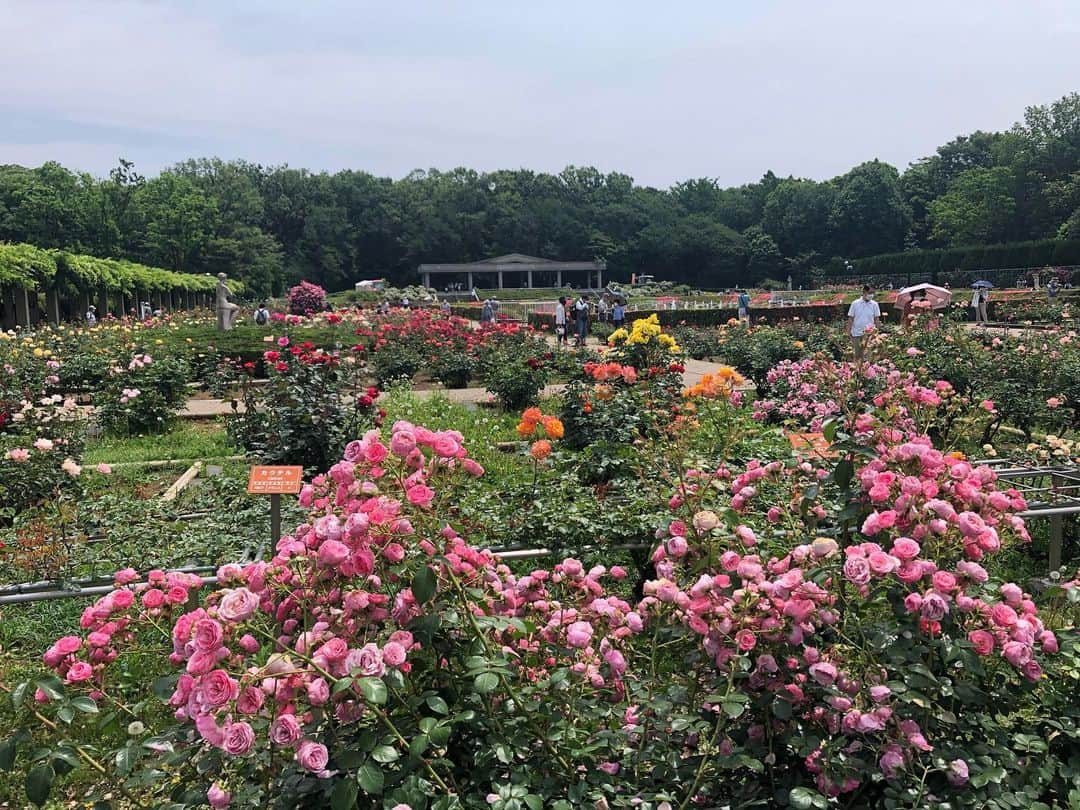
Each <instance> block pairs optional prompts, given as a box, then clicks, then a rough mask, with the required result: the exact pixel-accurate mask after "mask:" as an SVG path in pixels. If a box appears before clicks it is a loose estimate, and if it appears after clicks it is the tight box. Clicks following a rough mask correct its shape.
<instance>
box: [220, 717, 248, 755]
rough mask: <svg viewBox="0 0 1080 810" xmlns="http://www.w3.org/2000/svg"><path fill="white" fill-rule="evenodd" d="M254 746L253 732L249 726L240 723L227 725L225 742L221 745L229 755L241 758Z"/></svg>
mask: <svg viewBox="0 0 1080 810" xmlns="http://www.w3.org/2000/svg"><path fill="white" fill-rule="evenodd" d="M254 744H255V732H254V731H253V730H252V728H251V726H249V725H248V724H247V723H245V722H243V721H241V722H239V723H229V725H228V726H227V727H226V728H225V740H224V742H223V743H222V747H223V748H224V749H225V751H226V752H227V753H229V754H232V755H233V756H234V757H238V756H242V755H244V754H246V753H247V752H248V751H250V750H251V746H252V745H254Z"/></svg>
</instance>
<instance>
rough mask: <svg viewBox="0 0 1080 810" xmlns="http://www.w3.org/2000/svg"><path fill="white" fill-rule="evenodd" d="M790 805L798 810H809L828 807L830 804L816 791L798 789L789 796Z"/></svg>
mask: <svg viewBox="0 0 1080 810" xmlns="http://www.w3.org/2000/svg"><path fill="white" fill-rule="evenodd" d="M788 804H790V805H791V806H792V807H794V808H796V810H809V809H810V808H811V807H826V806H827V805H828V802H827V801H826V799H825V797H824V796H822V795H821V794H820V793H818V792H817V791H816V790H810V789H809V788H804V787H797V788H795V789H794V790H792V791H791V793H789V794H788Z"/></svg>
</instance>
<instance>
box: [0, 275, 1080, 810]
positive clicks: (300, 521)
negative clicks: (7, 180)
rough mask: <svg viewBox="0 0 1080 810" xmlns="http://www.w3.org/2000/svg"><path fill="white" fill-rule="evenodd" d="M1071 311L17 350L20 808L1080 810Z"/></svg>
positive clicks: (347, 318) (118, 338) (135, 331)
mask: <svg viewBox="0 0 1080 810" xmlns="http://www.w3.org/2000/svg"><path fill="white" fill-rule="evenodd" d="M1063 298H1064V303H1061V302H1059V307H1063V308H1064V315H1062V314H1061V313H1060V312H1056V313H1055V317H1054V318H1053V319H1052V322H1048V323H1044V324H1035V323H1024V322H1023V321H1025V320H1031V317H1030V313H1028V312H1027V311H1026V310H1024V309H1023V307H1024V306H1029V307H1030V305H1029V304H1023V303H1021V304H1017V305H1016V306H1017V312H1018V313H1019V314H1018V315H1016V317H1014V318H1011V319H1010V318H1009V317H1007V315H1006V316H1003V317H1001V320H1013V321H1015V323H1016V327H1015V328H1014V329H1012V330H1011V331H1009V332H1005V331H1003V330H1000V329H999V330H993V329H972V328H970V325H965V324H963V323H961V322H960V321H961V320H962V319H961V318H959V317H957V318H952V317H950V316H946V317H944V318H943V319H942V322H941V323H940V324H938V325H937V326H936V327H935V328H933V329H931V328H928V327H927V325H926V324H924V323H920V322H919V320H920V318H922V317H923V316H917V317H916V319H915V320H916V322H915V324H914V326H913V328H911V329H908V330H906V331H904V330H900V329H899V328H897V326H896V323H895V321H896V319H895V318H893V319H892V323H891V324H889V323H886V324H885V325H884V326H883V327H882V328H881V329H879V330H876V331H874V332H873V333H872V335H871V337H870V339H869V341H868V346H867V356H866V357H865V359H864V360H863V361H862V362H859V363H855V362H853V361H852V356H851V350H850V341H849V340H848V338H847V337H846V335H845V334H844V333H843V325H842V322H838V321H832V320H828V319H826V318H824V317H815V316H813V315H812V314H810V315H808V314H807V313H802V314H801V315H799V316H795V315H791V316H790V317H777V318H771V319H770V320H772V321H774V323H772V324H767V325H766V324H763V325H755V326H746V325H743V324H740V323H738V322H737V321H735V320H734V318H732V319H731V320H730V321H729V320H728V318H727V315H726V314H725V315H724V317H712V315H713V314H715V313H714V312H713V311H707V312H708V313H709V314H710V318H709V319H704V318H697V319H695V318H694V317H693V313H692V312H687V313H685V315H684V314H683V313H679V314H677V315H673V316H672V317H664V318H663V319H659V318H657V317H656V316H655V315H653V316H652V317H640V318H634V317H633V315H632V314H631V316H630V317H628V319H627V325H626V327H625V328H624V329H621V330H615V331H612V330H611V329H609V328H602V327H603V325H599V324H598V325H597V327H598V328H597V334H598V336H599V338H600V340H599V341H595V340H594V341H593V342H592V343H591V344H590V345H589V346H587V347H586V348H585V349H580V350H566V349H560V348H558V347H557V346H556V344H555V342H554V340H552V339H551V337H550V330H549V329H548V328H547V327H546V325H545V324H543V323H540V322H536V324H535V326H536V328H533V327H532V326H529V325H526V324H521V323H509V322H502V321H496V322H495V323H493V324H484V325H481V326H478V325H477V324H475V323H474V322H473V321H471V320H469V319H466V318H462V317H459V316H458V315H456V314H454V315H450V314H444V313H442V312H440V311H439V310H438V309H437V308H431V309H413V310H401V309H393V310H391V311H390V312H389V313H380V312H377V311H376V310H374V309H359V308H345V309H342V310H341V311H339V312H336V313H335V312H329V313H328V312H320V313H318V314H305V313H304V310H305V309H307V308H305V307H303V306H300V307H298V308H297V309H298V311H297V312H296V313H295V314H284V313H281V312H279V313H277V314H275V315H274V317H273V319H272V320H271V322H270V323H269V324H267V325H265V326H257V325H255V324H253V323H251V319H250V317H248V318H247V319H246V323H244V324H243V325H241V326H239V327H238V328H237V329H235V330H232V331H229V332H218V331H217V330H216V329H215V327H214V319H213V313H212V312H209V311H206V310H196V311H192V312H189V313H183V312H177V313H173V314H166V315H163V316H161V317H151V318H148V319H146V320H144V321H134V320H122V321H115V320H105V319H103V320H102V321H101V322H99V323H98V324H96V325H95V326H93V327H84V326H78V327H76V326H66V325H60V326H51V327H43V328H39V329H37V330H20V331H13V332H8V333H0V364H2V366H3V372H4V373H3V376H2V377H0V571H2V572H3V585H2V586H0V805H4V803H5V802H6V803H7V805H4V806H8V805H9V806H12V807H22V806H30V805H31V804H33V805H37V806H55V807H75V806H79V807H84V806H85V807H94V808H110V807H111V808H137V807H144V808H151V807H153V808H176V809H177V810H179V809H180V808H186V807H199V806H207V805H209V806H212V807H236V808H246V807H274V808H279V807H280V808H293V807H310V808H317V807H331V808H334V809H335V810H343V809H344V808H354V807H355V808H387V810H390V809H391V808H394V809H396V810H402V808H411V809H412V810H422V809H424V808H438V809H439V810H443V809H448V808H458V807H461V808H493V809H494V810H517V809H521V808H529V810H539V808H555V809H556V810H561V809H562V808H577V807H590V808H593V807H595V808H604V807H610V808H619V807H625V808H639V809H640V810H661V809H663V810H672V809H673V808H678V809H679V810H682V809H683V808H720V807H732V808H735V807H738V808H742V807H793V808H826V807H830V806H835V807H867V808H871V807H873V808H876V807H889V808H917V807H947V808H961V807H971V808H987V807H991V808H1021V807H1022V808H1040V807H1041V808H1049V807H1078V806H1080V726H1078V721H1080V692H1078V686H1080V633H1078V632H1077V629H1076V621H1077V618H1078V614H1080V582H1078V581H1077V567H1078V565H1080V548H1078V546H1077V537H1076V528H1075V520H1074V518H1072V517H1071V516H1068V515H1066V516H1065V517H1064V519H1062V518H1061V516H1060V515H1058V516H1057V520H1056V522H1055V520H1054V519H1052V518H1045V519H1038V518H1037V517H1034V518H1033V517H1031V516H1030V507H1031V504H1029V500H1031V499H1032V497H1033V491H1032V490H1031V488H1030V487H1028V488H1025V487H1023V486H1019V485H1017V484H1016V483H1015V481H1014V480H1012V479H1010V478H1008V477H1007V476H1004V475H1003V476H1001V477H999V476H998V471H999V470H1000V469H1002V468H1003V465H1002V464H1001V463H1000V462H1001V461H1002V460H1008V461H1009V463H1010V465H1012V466H1014V467H1018V466H1026V467H1028V468H1031V469H1043V470H1046V469H1050V468H1054V469H1056V470H1062V471H1068V470H1070V469H1071V470H1073V471H1075V469H1076V465H1077V464H1080V445H1077V441H1080V439H1078V436H1077V428H1078V426H1080V338H1078V336H1077V335H1076V332H1075V331H1074V330H1073V329H1072V327H1071V324H1075V321H1074V320H1071V319H1070V317H1069V315H1068V311H1067V310H1068V307H1069V306H1070V305H1071V304H1070V303H1069V302H1070V299H1069V298H1068V297H1067V296H1065V297H1063ZM1002 306H1003V307H1005V304H1002ZM1003 311H1004V310H1003ZM668 314H670V313H668ZM960 314H961V315H962V314H963V313H962V312H961V313H960ZM886 320H888V319H886ZM1040 320H1049V319H1040ZM691 360H706V361H709V363H710V364H711V365H710V366H709V370H708V371H707V372H706V373H704V374H703V375H699V376H697V377H695V378H693V379H689V378H688V377H687V376H686V366H687V363H688V362H689V361H691ZM459 389H465V390H473V389H483V397H482V399H483V400H484V401H481V402H480V403H479V404H477V403H475V402H465V401H463V400H462V399H461V398H458V397H455V396H454V392H455V391H457V390H459ZM200 400H203V401H217V402H221V403H225V404H226V405H227V406H228V407H227V411H228V412H227V413H224V414H223V415H221V416H218V417H217V418H216V419H210V420H190V419H183V418H180V416H181V414H182V412H184V411H185V410H189V409H190V408H191V407H192V405H191V403H193V402H194V403H198V402H199V401H200ZM252 464H284V465H300V466H302V467H303V468H304V483H303V486H302V489H301V490H300V493H299V495H298V496H294V497H291V498H290V497H288V496H286V503H285V505H284V515H283V519H282V529H281V532H280V535H279V536H270V531H269V525H268V519H267V510H268V506H267V502H266V500H265V499H263V498H259V497H256V496H251V495H248V494H247V493H246V492H245V483H246V481H247V476H248V470H249V468H250V466H251V465H252ZM192 465H194V468H195V470H196V474H195V476H194V480H193V481H192V482H191V483H187V482H184V483H185V484H186V486H179V487H178V486H171V485H174V484H175V483H176V481H177V478H178V476H179V475H180V473H182V472H184V470H185V469H188V468H189V467H191V466H192ZM1068 474H1069V473H1068V472H1062V473H1061V475H1062V476H1067V475H1068ZM1072 474H1073V475H1075V472H1073V473H1072ZM1054 480H1055V481H1056V482H1057V484H1056V485H1055V486H1057V488H1058V490H1059V491H1054V489H1053V487H1051V488H1049V489H1047V490H1046V491H1042V490H1040V491H1039V492H1038V493H1037V494H1038V497H1040V498H1043V499H1046V500H1048V501H1050V502H1054V499H1055V498H1057V497H1058V496H1060V495H1061V494H1062V493H1065V494H1068V490H1069V487H1070V486H1071V487H1072V494H1073V496H1075V494H1076V490H1075V480H1073V482H1072V484H1071V485H1070V484H1069V483H1068V480H1069V479H1068V478H1067V477H1065V478H1060V477H1059V478H1056V479H1054ZM1062 482H1064V483H1062ZM1055 532H1056V533H1057V534H1056V535H1055ZM53 597H56V598H53ZM60 597H63V598H60Z"/></svg>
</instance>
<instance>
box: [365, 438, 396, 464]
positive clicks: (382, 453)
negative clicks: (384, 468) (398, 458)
mask: <svg viewBox="0 0 1080 810" xmlns="http://www.w3.org/2000/svg"><path fill="white" fill-rule="evenodd" d="M388 455H390V451H389V450H387V449H386V445H385V444H383V443H382V442H380V441H379V440H378V439H376V440H375V441H372V442H368V446H367V448H366V449H365V450H364V460H365V461H367V462H369V463H370V464H378V463H379V462H381V461H383V460H384V459H385V458H386V457H387V456H388Z"/></svg>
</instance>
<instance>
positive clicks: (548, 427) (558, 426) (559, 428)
mask: <svg viewBox="0 0 1080 810" xmlns="http://www.w3.org/2000/svg"><path fill="white" fill-rule="evenodd" d="M542 422H543V425H544V433H546V434H547V437H548V438H549V439H561V438H562V437H563V436H564V435H565V433H566V431H565V429H564V428H563V423H562V422H560V421H559V420H558V419H556V418H555V417H554V416H545V417H544V418H543V420H542Z"/></svg>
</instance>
